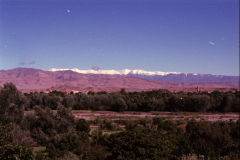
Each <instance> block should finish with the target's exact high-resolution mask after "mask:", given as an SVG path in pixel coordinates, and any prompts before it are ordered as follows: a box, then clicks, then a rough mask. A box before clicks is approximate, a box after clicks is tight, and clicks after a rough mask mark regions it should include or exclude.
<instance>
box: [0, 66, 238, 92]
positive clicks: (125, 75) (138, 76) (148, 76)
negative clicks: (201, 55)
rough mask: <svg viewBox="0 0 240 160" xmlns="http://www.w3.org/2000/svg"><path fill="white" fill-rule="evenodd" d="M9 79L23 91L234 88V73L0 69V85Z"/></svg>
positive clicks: (236, 80)
mask: <svg viewBox="0 0 240 160" xmlns="http://www.w3.org/2000/svg"><path fill="white" fill-rule="evenodd" d="M6 82H13V83H14V84H15V85H16V86H17V87H18V88H19V89H21V90H23V91H45V90H55V89H56V90H61V91H71V90H74V91H83V92H87V91H119V90H120V89H121V88H125V89H126V90H128V91H141V90H152V89H169V90H171V91H195V90H196V87H200V88H201V89H202V90H204V91H211V90H214V89H220V90H221V89H225V90H234V89H238V84H239V77H238V76H218V75H210V74H208V75H205V74H193V73H191V74H185V73H177V72H148V71H143V70H127V69H126V70H120V71H116V70H77V69H71V70H69V69H52V70H51V71H46V70H40V69H33V68H16V69H11V70H0V85H3V84H4V83H6Z"/></svg>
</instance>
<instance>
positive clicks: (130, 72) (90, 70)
mask: <svg viewBox="0 0 240 160" xmlns="http://www.w3.org/2000/svg"><path fill="white" fill-rule="evenodd" d="M67 70H71V71H73V72H78V73H82V74H112V75H113V74H118V75H128V74H138V75H149V76H154V75H162V76H164V75H168V74H181V73H180V72H160V71H145V70H137V69H134V70H130V69H123V70H102V69H99V70H94V69H89V70H80V69H77V68H72V69H57V68H52V69H50V71H52V72H55V71H67Z"/></svg>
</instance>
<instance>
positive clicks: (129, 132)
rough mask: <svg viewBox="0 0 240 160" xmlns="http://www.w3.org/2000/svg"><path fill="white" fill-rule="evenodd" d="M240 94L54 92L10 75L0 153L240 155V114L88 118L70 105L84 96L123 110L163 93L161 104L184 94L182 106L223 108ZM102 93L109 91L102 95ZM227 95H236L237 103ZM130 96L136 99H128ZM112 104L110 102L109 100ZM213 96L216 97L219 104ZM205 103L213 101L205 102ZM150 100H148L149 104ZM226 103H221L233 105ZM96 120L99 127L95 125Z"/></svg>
mask: <svg viewBox="0 0 240 160" xmlns="http://www.w3.org/2000/svg"><path fill="white" fill-rule="evenodd" d="M238 94H239V92H236V93H231V92H229V93H219V92H215V93H211V94H208V93H199V94H196V93H169V92H167V91H152V92H141V93H126V92H124V90H123V91H122V92H120V93H89V94H83V93H78V94H65V93H62V92H52V93H49V94H45V93H30V94H25V95H23V94H22V93H21V92H19V91H18V90H17V89H16V87H15V86H14V85H13V84H11V83H8V84H5V85H4V86H3V88H1V89H0V117H1V118H0V159H1V160H2V159H3V160H8V159H10V160H19V159H21V160H22V159H24V160H34V159H35V160H49V159H59V160H61V159H62V160H63V159H64V160H67V159H71V160H75V159H76V160H77V159H79V160H83V159H84V160H112V159H114V160H115V159H116V160H186V159H188V160H190V159H192V157H195V159H199V160H200V159H201V158H205V159H210V160H237V159H240V151H239V148H240V120H238V121H237V122H233V121H229V122H206V121H205V122H195V121H167V120H163V119H159V118H151V119H140V120H116V121H110V120H106V121H105V120H104V121H99V120H92V121H86V120H83V119H76V118H74V116H73V115H72V112H71V108H75V109H76V107H77V106H78V105H79V104H81V105H80V106H81V107H83V106H85V105H87V106H88V105H89V106H88V107H89V109H93V108H92V107H93V106H94V105H93V104H94V103H96V104H98V105H97V106H99V107H100V108H101V109H104V108H105V107H108V109H113V108H114V106H115V107H116V108H115V109H114V110H117V111H121V110H119V108H121V107H120V106H125V108H124V110H125V109H129V108H128V106H135V108H134V109H139V110H151V109H152V108H154V107H156V108H157V104H158V100H160V99H162V103H161V105H163V106H165V105H166V106H165V107H163V108H165V109H167V110H173V111H177V110H179V108H177V107H175V108H174V109H172V108H171V107H170V106H172V107H174V105H173V104H174V103H175V102H178V100H179V96H181V97H182V99H183V101H184V103H183V102H181V103H180V102H178V103H176V104H178V106H179V107H180V108H185V107H186V108H188V107H187V106H188V105H189V108H188V109H190V104H189V103H192V105H194V106H195V108H191V109H192V110H193V111H198V109H199V107H200V108H201V110H200V111H211V110H212V109H213V108H214V107H216V105H217V104H218V105H219V106H221V107H220V108H222V107H223V106H231V109H233V108H234V107H236V106H235V105H236V104H237V103H239V100H236V99H235V98H237V95H238ZM82 96H83V97H84V98H83V97H82ZM101 96H102V97H105V99H104V98H99V97H101ZM118 96H119V97H120V98H119V97H118ZM39 97H41V98H39ZM78 97H81V98H79V99H77V98H78ZM90 97H91V98H90ZM106 97H107V98H106ZM181 97H180V100H182V99H181ZM196 97H198V98H199V97H201V98H200V99H198V98H196ZM216 97H218V100H217V98H216ZM224 97H231V98H224ZM98 98H99V99H98ZM135 98H136V99H135ZM153 98H154V99H155V100H154V101H155V103H154V104H151V105H150V101H149V100H150V99H153ZM89 99H92V100H93V101H89ZM97 99H98V100H97ZM103 99H104V100H105V101H103ZM109 99H111V103H110V102H109ZM141 99H143V101H140V100H141ZM196 99H198V100H196ZM203 99H204V100H203ZM228 99H231V103H230V102H229V101H228ZM137 100H139V101H140V102H138V101H137ZM205 100H206V101H205ZM207 100H209V102H208V101H207ZM214 100H215V101H214ZM192 101H193V102H194V103H193V102H192ZM212 101H214V103H213V102H212ZM77 102H78V103H77ZM130 102H132V104H133V105H129V103H130ZM84 103H85V105H84ZM135 103H137V104H135ZM108 104H111V105H110V107H109V106H108ZM134 104H135V105H134ZM181 104H182V105H181ZM187 104H188V105H187ZM212 104H215V105H214V107H213V106H211V105H212ZM223 104H224V105H223ZM205 105H206V106H207V107H208V109H205V107H202V106H205ZM51 106H54V107H55V108H50V107H51ZM144 106H146V107H147V106H148V107H149V108H148V109H145V107H144ZM219 106H218V107H216V108H217V110H218V109H220V108H219ZM186 108H185V109H186ZM216 108H215V110H216ZM223 108H224V107H223ZM227 108H228V107H227ZM26 109H32V110H33V111H32V113H31V114H28V115H25V116H24V112H23V111H24V110H26ZM52 109H56V111H53V110H52ZM78 109H79V108H78ZM94 109H96V108H94ZM97 109H98V108H97ZM195 109H196V110H195ZM225 109H226V108H224V110H219V111H228V110H225ZM93 124H94V125H98V126H100V128H99V129H97V130H90V125H93ZM120 125H122V126H123V125H124V126H125V128H121V127H119V126H120Z"/></svg>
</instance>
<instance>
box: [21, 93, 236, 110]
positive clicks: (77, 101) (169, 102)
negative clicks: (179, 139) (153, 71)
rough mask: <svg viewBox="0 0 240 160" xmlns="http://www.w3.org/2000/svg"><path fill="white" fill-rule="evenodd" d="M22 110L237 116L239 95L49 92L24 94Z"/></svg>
mask: <svg viewBox="0 0 240 160" xmlns="http://www.w3.org/2000/svg"><path fill="white" fill-rule="evenodd" d="M24 96H25V99H26V102H25V108H26V109H27V110H32V109H33V108H34V106H41V107H43V108H44V107H48V108H50V109H53V110H55V109H57V108H58V107H59V106H64V107H65V108H72V109H73V110H105V111H106V110H110V111H171V112H177V111H185V112H240V107H239V106H240V101H239V97H240V92H239V91H236V92H218V91H214V92H212V93H207V92H200V93H196V92H195V93H190V92H188V93H185V92H177V93H173V92H169V91H167V90H153V91H146V92H126V91H125V90H124V89H122V90H121V91H120V92H114V93H107V92H97V93H94V92H88V93H87V94H86V93H81V92H80V93H76V94H74V93H73V92H72V93H70V94H67V93H64V92H59V91H52V92H50V93H43V92H40V93H38V92H34V93H25V94H24Z"/></svg>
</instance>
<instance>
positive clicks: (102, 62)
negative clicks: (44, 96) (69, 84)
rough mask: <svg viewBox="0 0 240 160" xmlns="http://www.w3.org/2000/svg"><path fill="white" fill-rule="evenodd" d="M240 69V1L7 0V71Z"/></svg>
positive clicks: (2, 4) (3, 42)
mask: <svg viewBox="0 0 240 160" xmlns="http://www.w3.org/2000/svg"><path fill="white" fill-rule="evenodd" d="M92 66H97V67H99V68H101V69H116V70H119V69H125V68H128V69H143V70H149V71H165V72H184V73H208V74H218V75H239V0H0V70H2V69H4V70H6V69H12V68H17V67H27V68H28V67H29V68H39V69H50V68H79V69H89V68H91V67H92Z"/></svg>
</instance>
